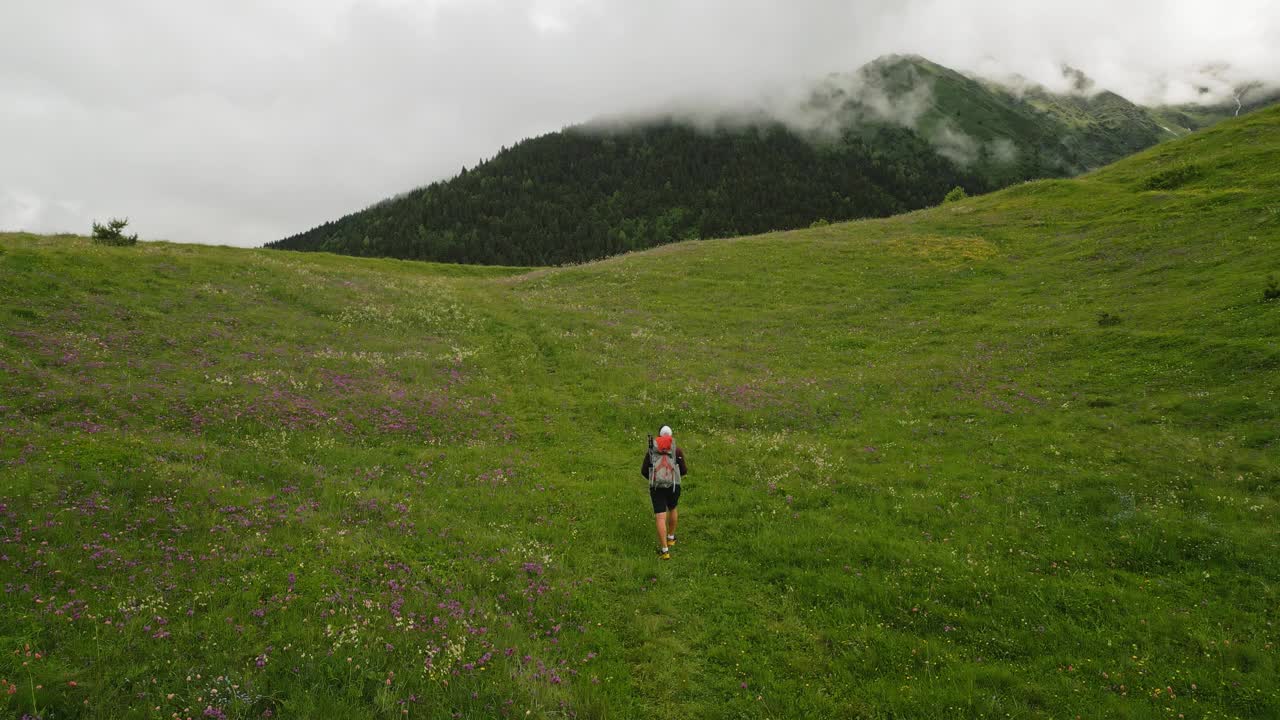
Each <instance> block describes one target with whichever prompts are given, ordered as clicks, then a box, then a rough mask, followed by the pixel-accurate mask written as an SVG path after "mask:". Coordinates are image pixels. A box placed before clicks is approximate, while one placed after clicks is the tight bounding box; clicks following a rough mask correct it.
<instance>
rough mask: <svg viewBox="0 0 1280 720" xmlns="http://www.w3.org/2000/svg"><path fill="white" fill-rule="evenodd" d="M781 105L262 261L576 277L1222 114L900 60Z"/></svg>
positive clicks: (448, 200)
mask: <svg viewBox="0 0 1280 720" xmlns="http://www.w3.org/2000/svg"><path fill="white" fill-rule="evenodd" d="M1077 79H1078V80H1079V81H1080V82H1081V83H1085V82H1087V80H1086V79H1084V78H1083V77H1080V78H1077ZM1083 89H1084V88H1083V87H1082V91H1083ZM793 105H794V106H789V107H788V109H787V110H775V111H773V112H769V113H766V112H764V111H763V110H762V111H760V114H759V116H758V117H754V118H744V117H737V116H734V117H722V118H720V119H719V120H718V121H712V120H709V119H707V118H705V117H702V118H700V119H698V120H696V121H695V120H691V119H690V117H689V116H688V115H687V114H686V115H676V116H674V117H670V118H654V119H651V120H648V121H642V120H637V119H635V118H632V119H631V120H627V121H620V122H612V123H608V122H593V123H587V124H586V125H583V126H577V127H572V128H568V129H566V130H564V131H562V132H555V133H549V134H546V135H543V136H541V137H537V138H532V139H529V140H524V141H521V142H519V143H517V144H516V145H515V146H514V147H512V148H510V149H508V148H503V149H502V151H501V152H499V153H498V154H497V155H495V156H494V157H493V158H491V159H489V160H486V161H484V162H481V163H480V164H478V165H477V166H475V167H474V168H472V169H470V170H465V169H464V171H463V172H462V173H461V174H459V175H458V176H456V177H453V178H451V179H449V180H445V181H441V182H436V183H433V184H431V185H428V186H426V187H421V188H418V189H415V190H413V191H411V192H407V193H404V194H402V195H399V196H396V197H394V198H389V199H387V200H385V201H383V202H380V203H378V204H376V205H374V206H372V207H369V208H366V209H364V210H361V211H359V212H355V213H351V214H349V215H346V216H344V217H340V218H338V219H336V220H333V221H331V222H326V223H324V224H323V225H320V226H318V227H315V228H312V229H310V230H306V231H303V232H300V233H298V234H296V235H293V236H290V237H287V238H283V239H281V240H278V241H276V242H273V243H271V244H270V246H271V247H273V248H278V249H283V250H308V251H328V252H337V253H343V254H348V255H357V256H364V257H399V258H412V259H421V260H439V261H447V262H463V263H494V264H526V265H555V264H561V263H565V262H581V261H584V260H592V259H596V258H601V257H606V256H609V255H616V254H619V253H622V252H627V251H631V250H637V249H643V248H648V247H653V246H656V245H662V244H666V243H670V242H673V241H676V240H685V239H691V238H708V237H726V236H731V235H738V234H749V233H758V232H766V231H771V230H778V229H787V228H803V227H808V226H810V225H811V224H813V223H815V222H823V221H837V220H851V219H856V218H869V217H884V216H889V215H894V214H897V213H901V212H904V211H908V210H916V209H919V208H923V207H928V206H930V205H933V204H936V203H937V202H938V201H939V200H941V199H942V197H943V196H945V195H946V193H947V192H948V191H949V190H951V189H952V188H954V187H956V186H957V185H959V186H963V187H965V188H966V189H967V190H968V191H969V192H970V193H974V192H985V191H988V190H993V189H996V188H1001V187H1005V186H1007V185H1010V184H1012V183H1016V182H1021V181H1023V180H1028V179H1031V178H1046V177H1065V176H1070V175H1076V174H1079V173H1081V172H1084V171H1085V170H1088V169H1091V168H1096V167H1099V166H1101V165H1105V164H1106V163H1109V162H1112V161H1114V160H1118V159H1119V158H1121V157H1124V156H1126V155H1130V154H1132V153H1134V152H1137V151H1138V150H1141V149H1143V148H1147V147H1150V146H1152V145H1154V144H1156V143H1157V142H1160V141H1162V140H1167V139H1170V138H1172V137H1175V136H1176V135H1177V134H1179V133H1183V132H1188V130H1185V129H1182V128H1190V127H1197V128H1198V127H1202V126H1205V125H1208V124H1211V123H1212V122H1213V121H1214V120H1216V119H1221V118H1222V117H1227V116H1229V115H1230V113H1227V112H1226V111H1225V110H1224V109H1222V108H1217V109H1214V108H1203V109H1190V110H1188V112H1191V113H1193V114H1195V116H1196V119H1194V120H1193V119H1191V118H1190V117H1187V116H1186V113H1185V112H1183V111H1182V110H1176V109H1168V110H1169V112H1168V113H1165V114H1161V115H1160V118H1161V119H1160V120H1158V121H1157V119H1156V116H1155V115H1153V114H1152V112H1151V111H1149V110H1148V109H1146V108H1142V107H1139V106H1137V105H1134V104H1133V103H1131V102H1129V101H1128V100H1126V99H1124V98H1122V97H1120V96H1119V95H1116V94H1114V93H1109V92H1102V93H1097V94H1093V95H1086V94H1079V95H1059V94H1055V93H1051V92H1049V91H1047V90H1044V89H1043V88H1035V89H1023V90H1021V91H1017V92H1015V91H1013V90H1011V89H1009V88H1007V87H1004V86H1001V85H999V84H996V83H992V82H987V81H981V80H978V79H975V78H971V77H968V76H965V75H962V74H960V73H958V72H955V71H954V70H950V69H948V68H945V67H942V66H941V65H938V64H936V63H933V62H930V61H928V60H926V59H924V58H921V57H918V56H897V55H894V56H886V57H884V58H880V59H879V60H876V61H874V62H872V63H869V64H868V65H866V66H864V67H862V68H860V69H859V70H857V71H856V72H853V73H846V74H837V75H832V76H830V77H828V78H826V79H825V80H823V81H822V82H819V83H817V84H815V85H814V87H813V88H810V89H809V91H808V95H807V100H805V101H803V102H796V103H794V104H793ZM1233 110H1234V108H1233ZM1166 115H1168V117H1166ZM1175 116H1176V117H1175ZM784 117H785V118H787V120H786V121H785V123H784V122H783V121H780V120H779V118H784ZM1170 118H1173V119H1170ZM1160 123H1166V124H1168V123H1173V124H1174V125H1176V126H1177V127H1178V128H1179V130H1173V129H1166V128H1164V127H1162V125H1161V124H1160Z"/></svg>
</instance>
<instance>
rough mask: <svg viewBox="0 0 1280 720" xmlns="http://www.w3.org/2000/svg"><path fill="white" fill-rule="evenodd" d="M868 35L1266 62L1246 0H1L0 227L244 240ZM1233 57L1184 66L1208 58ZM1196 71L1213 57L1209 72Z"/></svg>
mask: <svg viewBox="0 0 1280 720" xmlns="http://www.w3.org/2000/svg"><path fill="white" fill-rule="evenodd" d="M888 52H915V53H919V54H922V55H925V56H927V57H930V58H932V59H934V60H937V61H938V62H941V63H943V64H946V65H950V66H953V67H959V68H969V69H975V70H980V71H984V72H987V73H1012V72H1018V73H1021V74H1023V75H1025V76H1028V77H1030V78H1032V79H1035V80H1038V81H1042V82H1061V80H1060V73H1059V70H1058V69H1059V67H1060V64H1061V63H1063V62H1066V63H1070V64H1071V65H1073V66H1075V67H1079V68H1081V69H1082V70H1084V71H1085V72H1087V73H1089V74H1090V75H1091V76H1093V77H1094V78H1095V79H1096V80H1097V81H1098V83H1099V85H1100V86H1103V87H1108V88H1112V89H1115V90H1117V91H1120V92H1121V93H1122V94H1126V95H1128V96H1130V97H1133V98H1134V99H1138V100H1146V101H1152V100H1158V99H1171V100H1184V99H1187V98H1190V97H1193V96H1194V94H1195V93H1196V92H1197V88H1198V87H1200V86H1209V87H1213V88H1216V89H1219V90H1221V89H1225V88H1227V87H1228V86H1229V85H1230V83H1232V82H1236V81H1239V80H1241V79H1245V78H1251V77H1263V78H1267V79H1270V80H1272V81H1276V80H1277V79H1280V78H1277V69H1278V68H1280V10H1278V9H1277V7H1276V5H1275V4H1274V3H1272V2H1269V1H1268V0H1232V1H1227V0H1224V1H1223V2H1217V3H1212V4H1211V3H1193V2H1156V1H1153V0H1143V1H1137V2H1125V3H1119V2H1115V0H1108V1H1106V2H1103V1H1102V0H1077V1H1076V2H1073V3H1054V4H1048V3H1040V2H1025V1H1015V0H1001V1H999V2H977V1H975V0H970V1H968V2H966V1H963V0H951V1H944V0H906V1H905V2H895V1H892V0H867V1H864V2H834V1H819V0H810V1H807V2H805V1H796V2H786V3H783V2H772V1H769V0H648V1H646V2H634V1H633V0H595V1H592V0H509V1H502V0H424V1H421V2H410V1H409V0H308V1H307V2H301V1H299V2H286V1H285V0H222V1H221V2H217V1H214V0H205V1H202V2H182V3H173V2H165V1H163V0H114V1H113V2H111V3H101V2H93V1H91V0H45V1H44V2H38V3H36V2H32V3H6V4H5V6H4V7H3V8H0V157H2V158H4V173H3V176H2V177H0V183H2V184H0V227H8V228H17V227H22V228H25V229H31V230H37V231H59V230H73V231H79V232H86V231H87V230H88V226H89V222H90V220H91V219H92V218H95V217H96V218H99V219H102V218H105V217H106V216H108V215H129V216H130V217H132V218H133V227H134V228H135V229H136V230H137V231H138V232H140V233H141V234H142V236H143V237H149V238H169V239H174V240H181V241H195V242H218V243H228V244H236V245H255V244H259V243H262V242H265V241H268V240H272V239H275V238H277V237H280V236H283V235H286V234H290V233H292V232H296V231H299V230H303V229H306V228H307V227H310V226H312V225H314V224H317V223H320V222H323V221H325V220H328V219H332V218H335V217H337V216H339V215H342V214H344V213H347V212H350V211H353V210H356V209H359V208H360V207H362V206H364V205H367V204H369V203H372V202H374V201H376V200H378V199H380V198H383V197H386V196H389V195H392V194H394V193H397V192H401V191H404V190H407V189H409V188H411V187H414V186H418V185H421V184H424V183H426V182H429V181H431V180H435V179H439V178H442V177H446V176H449V175H451V174H453V173H454V172H456V171H457V170H458V168H460V167H461V166H462V165H464V164H465V165H467V166H470V165H472V164H474V162H475V161H476V160H477V159H479V158H481V157H488V156H491V155H492V154H493V153H494V152H495V151H496V150H497V149H498V148H499V147H500V146H502V145H510V144H512V143H514V142H515V141H517V140H519V139H521V138H523V137H527V136H529V135H531V134H535V133H539V132H545V131H549V130H555V129H558V128H560V127H562V126H563V125H566V124H569V123H573V122H577V121H582V120H586V119H589V118H592V117H595V116H598V115H603V114H617V113H622V112H627V111H633V112H634V111H639V110H643V109H646V108H652V107H655V106H661V105H666V104H669V103H671V102H672V101H675V100H683V101H685V102H688V101H689V100H691V99H694V100H697V101H698V102H702V103H708V104H714V105H716V106H718V107H723V106H733V105H734V104H735V103H740V102H742V101H744V100H745V99H747V98H754V97H755V96H757V95H758V94H760V93H762V92H765V91H769V90H773V91H777V90H778V89H780V88H786V87H788V86H794V84H795V83H798V82H801V81H804V80H810V79H814V78H818V77H821V76H824V75H826V74H827V73H829V72H833V71H842V70H851V69H853V68H855V67H857V66H859V65H861V64H862V63H864V62H866V61H868V60H870V59H872V58H874V57H876V56H878V55H881V54H884V53H888ZM1213 62H1223V63H1228V64H1229V67H1230V69H1229V70H1226V71H1222V70H1220V69H1218V70H1214V71H1213V72H1205V71H1204V70H1203V68H1204V67H1205V66H1207V65H1208V64H1209V63H1213ZM1215 73H1216V74H1215Z"/></svg>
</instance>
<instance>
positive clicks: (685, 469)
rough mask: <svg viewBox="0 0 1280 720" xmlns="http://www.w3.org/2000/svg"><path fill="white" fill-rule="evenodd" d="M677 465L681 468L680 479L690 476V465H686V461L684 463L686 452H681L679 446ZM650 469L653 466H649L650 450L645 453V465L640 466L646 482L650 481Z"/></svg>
mask: <svg viewBox="0 0 1280 720" xmlns="http://www.w3.org/2000/svg"><path fill="white" fill-rule="evenodd" d="M676 464H677V465H679V466H680V477H681V478H683V477H684V476H685V475H688V474H689V466H688V465H686V464H685V461H684V450H681V449H680V446H679V445H677V446H676ZM650 467H651V466H650V464H649V451H648V450H645V451H644V462H643V463H641V465H640V477H642V478H644V479H645V480H648V479H649V468H650Z"/></svg>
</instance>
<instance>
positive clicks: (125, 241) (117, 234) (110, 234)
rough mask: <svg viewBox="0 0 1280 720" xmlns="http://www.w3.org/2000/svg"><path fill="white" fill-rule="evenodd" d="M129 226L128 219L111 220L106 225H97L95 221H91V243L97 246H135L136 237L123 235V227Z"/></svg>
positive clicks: (134, 235)
mask: <svg viewBox="0 0 1280 720" xmlns="http://www.w3.org/2000/svg"><path fill="white" fill-rule="evenodd" d="M128 224H129V218H123V219H121V218H111V219H110V220H108V221H107V224H106V225H102V224H99V223H98V221H97V220H94V221H93V241H94V242H95V243H97V244H98V245H116V246H125V245H136V244H137V242H138V235H137V233H134V234H133V235H125V234H124V229H125V226H127V225H128Z"/></svg>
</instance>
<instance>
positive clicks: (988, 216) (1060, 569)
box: [0, 110, 1280, 718]
mask: <svg viewBox="0 0 1280 720" xmlns="http://www.w3.org/2000/svg"><path fill="white" fill-rule="evenodd" d="M1269 272H1276V273H1280V110H1270V111H1265V112H1262V113H1259V114H1255V115H1252V116H1248V117H1243V118H1240V119H1238V120H1233V121H1228V122H1226V123H1223V124H1222V125H1221V126H1219V127H1217V128H1215V129H1212V130H1209V131H1206V132H1203V133H1197V134H1195V135H1192V136H1190V137H1188V138H1186V139H1183V140H1178V141H1175V142H1172V143H1168V144H1165V145H1161V146H1159V147H1157V148H1155V149H1153V150H1151V151H1149V152H1146V153H1144V154H1142V155H1139V156H1137V157H1134V158H1132V159H1130V160H1127V161H1125V162H1123V163H1121V164H1118V165H1115V166H1113V167H1109V168H1107V169H1105V170H1103V171H1100V172H1097V173H1095V174H1092V175H1089V176H1086V177H1084V178H1081V179H1077V180H1055V181H1043V182H1036V183H1030V184H1024V185H1019V186H1017V187H1014V188H1011V189H1009V190H1006V191H1004V192H1000V193H995V194H992V195H987V196H983V197H979V198H973V199H970V200H967V201H963V202H960V203H954V204H948V205H945V206H942V207H938V208H934V209H931V210H927V211H922V212H918V213H914V214H911V215H906V216H901V217H896V218H892V219H887V220H877V221H867V222H859V223H851V224H844V225H834V226H829V227H824V228H820V229H814V230H807V231H799V232H792V233H780V234H772V235H764V236H758V237H749V238H739V239H734V240H716V241H703V242H692V243H683V244H678V245H671V246H667V247H664V248H662V249H660V250H655V251H650V252H646V253H638V254H631V255H627V256H623V257H618V258H615V259H611V260H608V261H604V262H598V263H594V264H590V265H583V266H579V267H574V268H565V269H556V270H537V271H523V270H519V269H508V268H493V269H484V270H481V269H475V268H459V267H452V266H439V265H429V264H421V263H412V262H400V261H393V260H361V259H353V258H340V257H336V256H331V255H325V254H293V253H284V252H274V251H252V250H233V249H228V248H206V247H191V246H179V245H167V244H144V245H140V246H138V247H134V248H103V247H98V246H93V245H90V244H88V243H87V241H85V240H82V239H78V238H65V237H63V238H43V237H33V236H23V235H8V236H4V237H3V239H2V240H0V317H2V318H3V332H0V406H2V407H0V537H3V546H2V547H0V582H3V583H4V588H5V591H6V595H5V603H4V605H3V609H2V610H0V648H3V649H4V650H5V652H4V653H0V678H2V679H3V680H4V683H3V686H4V687H5V689H6V690H7V694H6V693H0V703H3V704H4V705H3V707H4V708H5V712H6V713H8V714H11V715H21V714H23V713H30V714H34V715H38V716H41V717H45V718H54V717H57V718H76V717H87V718H120V717H138V718H151V717H165V718H168V717H229V718H249V717H254V718H257V717H264V716H273V717H371V716H372V717H404V716H406V715H407V716H409V717H430V718H436V717H450V716H452V717H579V718H586V717H596V718H598V717H616V718H632V717H637V718H641V717H642V718H648V717H652V718H781V717H858V718H889V717H910V718H955V717H989V718H996V717H1000V718H1004V717H1016V718H1064V717H1066V718H1069V717H1076V716H1080V717H1132V718H1177V717H1180V716H1181V717H1186V718H1271V717H1276V716H1278V715H1280V681H1278V680H1277V678H1278V677H1280V660H1278V658H1277V651H1278V648H1277V642H1280V638H1278V637H1277V634H1278V630H1277V627H1276V626H1275V623H1276V622H1277V620H1278V618H1277V614H1276V607H1277V600H1278V598H1277V586H1278V585H1277V583H1280V560H1277V557H1280V537H1278V536H1277V524H1276V518H1277V511H1278V510H1280V504H1278V500H1280V420H1277V416H1276V413H1275V409H1276V407H1277V400H1278V398H1277V397H1276V392H1277V387H1280V301H1272V302H1269V303H1268V302H1263V294H1264V287H1265V285H1266V275H1267V274H1268V273H1269ZM661 423H670V424H671V425H672V426H674V427H675V430H676V435H677V441H678V442H679V443H680V444H681V445H682V446H683V447H685V448H686V450H687V453H688V456H689V460H690V466H691V470H692V472H691V474H690V476H689V478H688V479H687V484H686V488H685V493H684V497H683V500H682V504H681V509H682V514H681V526H680V532H679V535H680V542H679V544H678V546H677V547H676V548H675V550H674V559H673V560H671V561H669V562H661V561H659V560H657V559H656V557H655V556H654V554H653V539H652V537H651V536H652V534H653V530H652V515H651V513H650V512H649V508H648V506H647V500H646V493H645V486H644V483H643V481H642V480H641V479H640V478H639V476H638V472H637V471H638V469H639V468H638V466H639V463H640V460H641V452H642V448H643V442H644V436H645V434H646V433H647V432H652V431H653V429H654V428H656V427H657V426H658V425H659V424H661Z"/></svg>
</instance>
